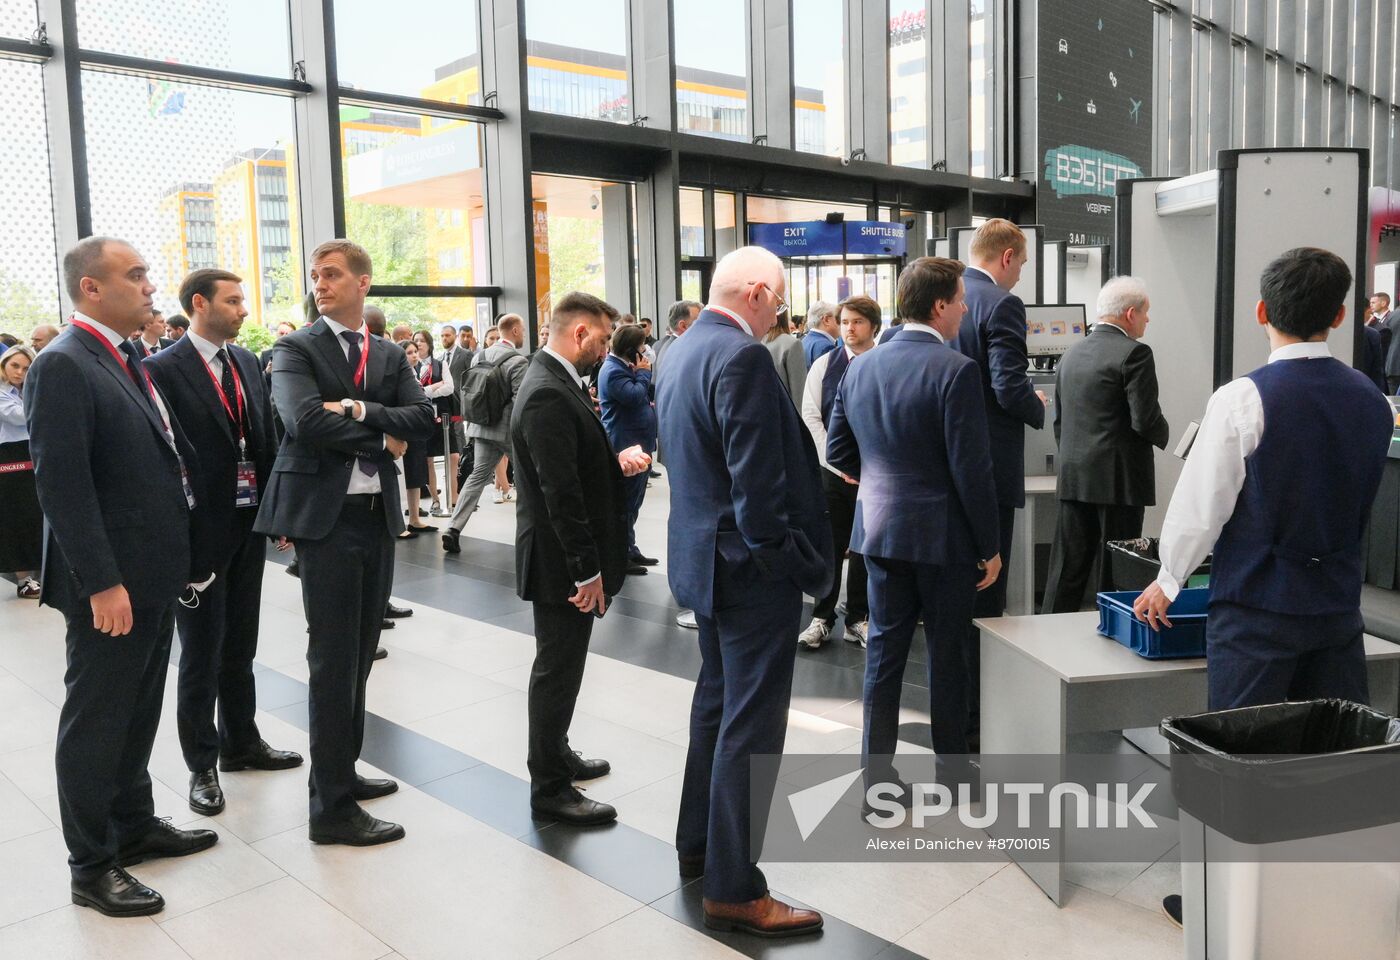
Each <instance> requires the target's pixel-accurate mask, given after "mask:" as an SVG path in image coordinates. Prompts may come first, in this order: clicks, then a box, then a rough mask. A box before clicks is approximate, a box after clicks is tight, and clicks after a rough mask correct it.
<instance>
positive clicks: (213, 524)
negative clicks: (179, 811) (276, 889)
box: [145, 269, 302, 816]
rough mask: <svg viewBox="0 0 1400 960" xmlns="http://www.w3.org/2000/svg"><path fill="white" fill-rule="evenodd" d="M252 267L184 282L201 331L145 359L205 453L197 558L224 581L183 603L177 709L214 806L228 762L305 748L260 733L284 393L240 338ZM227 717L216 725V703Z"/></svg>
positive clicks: (288, 755)
mask: <svg viewBox="0 0 1400 960" xmlns="http://www.w3.org/2000/svg"><path fill="white" fill-rule="evenodd" d="M241 283H242V278H240V277H238V276H237V275H236V274H232V273H229V272H228V271H227V270H212V269H202V270H196V271H194V272H193V273H191V274H190V275H189V276H187V277H186V278H185V280H184V282H183V283H182V284H181V285H180V304H181V306H183V307H184V308H185V312H186V313H187V314H188V315H189V316H190V318H191V320H192V323H191V325H190V329H189V332H188V333H186V334H185V336H183V337H181V338H180V341H179V342H178V343H176V344H175V346H173V347H171V348H170V349H169V350H162V351H160V352H159V353H157V354H156V355H155V356H153V357H150V358H149V359H147V360H146V362H145V367H146V369H147V370H148V371H149V372H150V374H151V379H153V380H155V382H156V385H157V386H159V387H160V389H161V392H162V393H163V394H164V396H165V398H166V400H167V401H168V402H169V404H170V409H171V411H172V412H173V413H174V414H175V416H176V418H177V419H178V420H179V421H180V424H181V426H182V427H183V428H184V430H185V433H186V435H187V436H188V437H189V438H190V442H191V443H192V444H193V445H194V446H195V448H196V449H197V450H199V452H200V458H199V469H198V470H197V471H195V472H194V473H193V474H192V475H191V477H190V480H191V482H192V483H193V485H194V491H195V500H196V501H197V502H198V504H199V506H198V507H197V508H196V509H195V512H194V516H193V523H192V526H191V530H190V550H191V553H192V554H193V556H194V569H196V570H200V571H204V570H208V571H210V572H211V573H212V575H213V578H214V579H213V581H212V582H208V583H205V584H203V585H202V587H199V588H197V590H198V601H197V603H193V604H191V605H184V604H182V605H181V606H180V607H179V608H178V609H177V610H176V611H175V622H176V623H177V624H178V626H179V628H180V680H179V686H178V698H177V701H176V703H177V705H176V717H177V720H178V726H179V733H180V749H181V751H182V752H183V753H184V756H185V766H186V767H187V768H188V769H189V771H190V785H189V804H190V809H191V810H193V811H194V812H195V813H202V814H204V815H206V816H213V815H215V814H218V813H220V812H222V811H223V809H224V792H223V789H222V787H221V786H220V784H219V774H218V772H217V770H216V769H215V766H216V764H217V766H218V767H219V768H220V769H223V770H225V771H229V770H249V769H252V770H285V769H288V768H291V767H296V766H300V764H301V762H302V758H301V755H300V754H297V753H292V752H291V751H287V750H274V749H272V748H271V747H270V746H268V744H267V741H265V740H263V739H262V736H261V735H260V734H259V733H258V725H257V721H256V720H255V719H254V714H255V713H256V712H257V689H256V686H255V684H254V682H253V657H254V656H255V655H256V654H257V649H258V619H259V613H260V609H261V606H262V580H263V564H264V563H265V561H266V550H265V549H264V543H265V540H264V538H263V537H261V536H259V535H258V534H255V533H253V520H254V518H255V517H256V516H257V512H258V511H257V505H258V493H259V492H260V491H262V490H264V489H266V488H267V479H268V476H269V475H270V474H271V473H272V460H273V457H274V456H275V455H276V452H277V441H276V439H275V437H274V431H273V427H272V404H271V403H270V402H269V400H268V398H267V393H266V392H265V391H264V388H263V379H262V376H261V371H259V369H258V361H257V358H256V357H254V356H253V355H252V354H251V353H249V352H248V351H247V350H245V349H244V348H242V347H240V346H238V345H237V344H235V343H234V342H233V339H234V338H235V337H237V336H238V331H239V328H240V327H242V325H243V318H244V317H246V316H247V315H248V310H247V308H246V307H244V305H243V288H242V287H241V286H240V284H241ZM216 703H217V706H218V724H217V726H216V725H215V704H216Z"/></svg>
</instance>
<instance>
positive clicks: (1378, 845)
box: [1161, 700, 1400, 960]
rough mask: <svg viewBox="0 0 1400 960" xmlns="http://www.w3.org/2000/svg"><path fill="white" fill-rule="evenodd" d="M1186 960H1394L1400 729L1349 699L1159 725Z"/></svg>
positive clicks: (1398, 926)
mask: <svg viewBox="0 0 1400 960" xmlns="http://www.w3.org/2000/svg"><path fill="white" fill-rule="evenodd" d="M1161 731H1162V735H1163V736H1164V737H1165V738H1166V739H1167V742H1168V743H1169V744H1170V745H1171V770H1172V792H1173V794H1175V796H1176V801H1177V804H1178V807H1179V809H1180V816H1181V821H1180V822H1181V862H1182V880H1183V894H1182V905H1183V911H1184V920H1185V924H1184V925H1185V933H1186V956H1187V958H1188V960H1206V958H1210V960H1253V958H1268V960H1295V958H1296V960H1303V958H1313V957H1321V956H1336V957H1342V956H1345V957H1347V958H1348V960H1371V958H1376V960H1381V958H1384V960H1393V957H1394V951H1395V943H1396V936H1397V933H1400V922H1398V919H1397V918H1400V855H1398V854H1397V852H1398V851H1400V720H1396V719H1394V718H1392V717H1388V716H1386V715H1385V714H1383V713H1380V712H1378V711H1375V710H1372V709H1371V708H1370V707H1366V706H1363V705H1361V704H1357V703H1350V702H1348V701H1345V700H1310V701H1303V702H1295V703H1279V704H1271V705H1267V706H1258V707H1244V708H1241V709H1238V710H1220V711H1215V712H1212V713H1203V714H1198V715H1196V716H1190V717H1172V718H1168V719H1166V720H1163V721H1162V724H1161Z"/></svg>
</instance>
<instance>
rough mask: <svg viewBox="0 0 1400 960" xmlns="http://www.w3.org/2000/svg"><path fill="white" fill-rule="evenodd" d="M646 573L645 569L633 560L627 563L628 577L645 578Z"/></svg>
mask: <svg viewBox="0 0 1400 960" xmlns="http://www.w3.org/2000/svg"><path fill="white" fill-rule="evenodd" d="M646 572H647V568H646V567H644V566H642V565H641V564H640V563H637V562H636V561H635V560H628V561H627V575H628V576H629V577H641V576H645V575H646Z"/></svg>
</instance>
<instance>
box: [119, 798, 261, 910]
mask: <svg viewBox="0 0 1400 960" xmlns="http://www.w3.org/2000/svg"><path fill="white" fill-rule="evenodd" d="M177 825H178V826H179V827H180V828H181V829H182V830H195V829H203V830H208V829H214V830H215V831H216V832H217V833H218V834H219V842H218V843H216V844H214V846H212V847H210V848H209V849H208V850H205V851H202V852H200V853H195V854H191V855H190V856H188V857H175V858H172V859H165V860H151V861H148V862H146V863H142V864H138V865H137V866H134V867H132V868H131V870H132V872H133V873H134V874H135V875H136V876H138V877H139V878H140V880H141V882H142V883H144V884H146V885H147V886H149V887H150V888H151V889H153V890H157V891H159V892H160V894H161V896H163V897H165V910H164V911H163V912H162V913H161V914H160V916H159V917H158V920H159V921H160V922H161V923H165V922H167V921H169V920H173V919H174V918H175V917H180V916H184V915H185V914H187V913H193V912H194V911H196V910H199V909H201V908H203V907H207V906H209V905H210V904H213V903H218V902H219V901H220V900H226V899H228V898H229V897H233V896H237V895H238V894H240V893H244V892H246V891H248V890H252V889H254V888H256V887H260V886H262V885H263V884H266V883H271V882H273V881H274V880H278V879H280V878H281V877H284V876H286V874H284V873H283V872H282V870H280V869H279V868H278V867H276V866H275V865H274V864H273V863H272V862H271V861H269V860H267V859H266V858H264V857H263V856H262V855H261V854H259V853H258V852H256V851H255V850H253V848H252V847H250V846H248V845H247V844H246V843H244V842H243V841H242V840H240V839H239V838H238V837H235V836H233V835H232V834H230V833H229V832H228V831H227V830H218V828H217V825H216V824H214V823H212V822H211V821H210V820H208V819H205V818H203V817H199V818H196V819H192V820H190V821H189V822H186V823H178V821H177Z"/></svg>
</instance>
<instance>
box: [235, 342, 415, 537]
mask: <svg viewBox="0 0 1400 960" xmlns="http://www.w3.org/2000/svg"><path fill="white" fill-rule="evenodd" d="M362 330H363V328H362ZM364 346H365V347H366V348H368V350H369V358H368V360H367V361H366V365H365V380H364V387H363V389H361V388H360V387H357V386H355V379H354V371H352V370H351V369H350V364H349V363H348V362H346V359H345V352H344V350H343V348H342V347H341V341H340V339H339V338H338V337H336V335H335V332H334V331H332V330H331V328H330V327H329V326H328V325H327V324H326V321H325V319H324V318H318V319H317V320H316V322H315V323H313V324H312V325H311V326H309V327H303V328H302V329H300V330H298V331H296V332H295V333H289V334H287V335H286V336H285V337H283V338H282V339H281V340H278V341H277V345H276V346H275V347H274V348H273V353H272V400H273V403H274V404H276V406H277V411H278V414H279V415H280V416H281V418H282V424H283V426H284V427H285V428H286V435H285V436H283V437H282V445H281V447H280V449H279V450H278V451H277V459H276V461H275V462H274V463H273V465H272V476H271V478H270V479H269V480H268V484H267V489H266V490H265V491H264V494H263V497H262V503H261V505H260V506H259V507H258V518H257V522H256V523H255V525H254V527H253V529H254V530H256V531H257V532H258V533H265V534H267V535H268V536H273V537H277V536H282V537H288V538H290V539H292V540H301V539H305V540H320V539H321V538H323V537H325V536H326V535H327V534H329V533H330V532H331V529H332V528H333V527H334V526H335V522H336V519H337V518H338V517H339V516H340V508H341V504H342V503H343V502H344V499H345V494H346V489H347V488H348V487H349V485H350V471H351V470H357V469H359V468H358V467H357V466H356V464H355V460H356V458H357V457H363V458H365V459H367V460H373V461H375V462H376V463H378V464H379V477H380V479H381V487H382V492H383V494H384V508H385V509H384V518H385V522H386V523H387V525H388V528H389V532H390V533H392V534H399V533H402V532H403V529H404V519H403V507H402V506H401V505H400V503H399V485H398V483H397V482H396V480H395V475H394V458H393V457H392V456H391V455H390V454H389V452H388V450H386V449H385V448H384V435H385V434H388V435H389V436H393V437H398V438H399V439H400V440H426V439H428V437H429V435H430V434H431V433H432V429H433V405H432V403H431V402H430V401H429V400H428V398H427V397H426V396H424V395H423V388H422V387H421V386H419V385H418V381H417V380H416V379H414V376H413V371H411V370H410V369H409V368H408V357H407V356H406V355H405V354H404V352H403V351H402V350H400V349H398V348H397V347H395V346H394V345H393V344H392V343H390V342H389V341H387V340H385V339H384V338H383V337H376V336H373V335H370V336H369V339H368V340H367V341H366V342H365V345H364ZM346 397H350V398H353V399H356V400H362V401H363V402H364V405H365V419H364V422H363V423H357V422H356V421H354V420H352V419H350V418H349V417H345V416H342V415H341V414H339V413H331V412H330V411H328V410H326V409H324V408H323V407H322V406H321V405H322V403H324V402H326V401H328V400H332V401H339V400H342V399H344V398H346Z"/></svg>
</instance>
